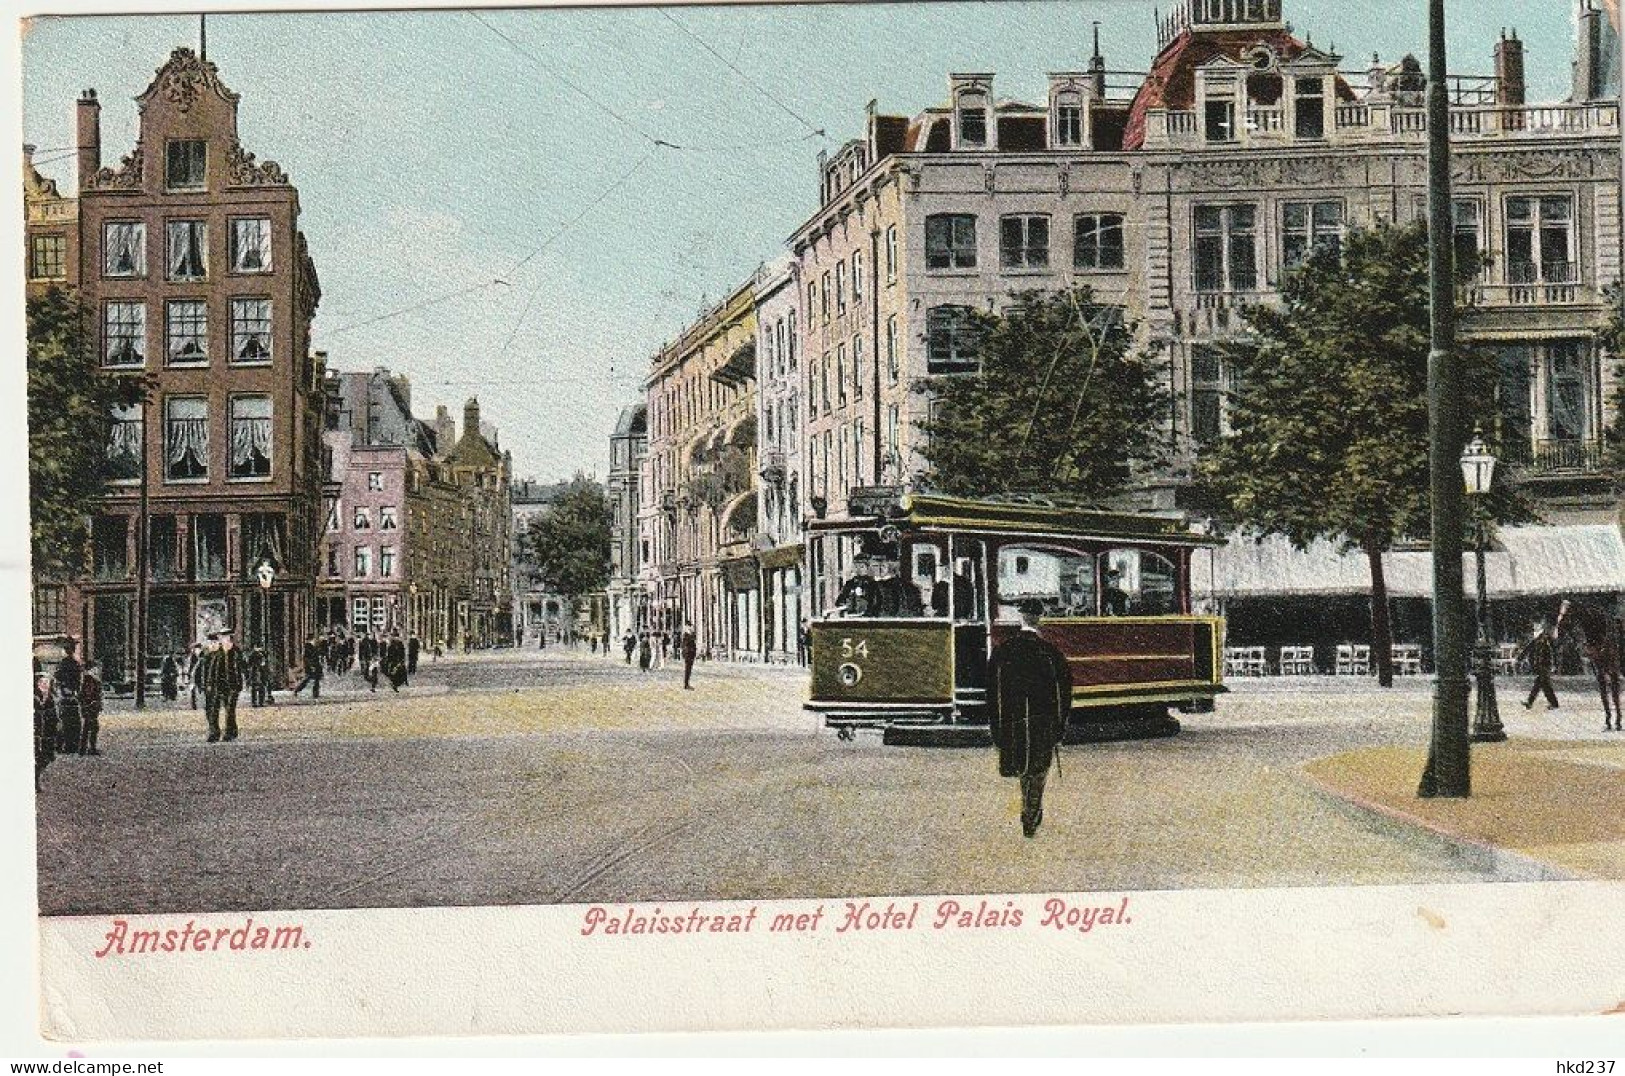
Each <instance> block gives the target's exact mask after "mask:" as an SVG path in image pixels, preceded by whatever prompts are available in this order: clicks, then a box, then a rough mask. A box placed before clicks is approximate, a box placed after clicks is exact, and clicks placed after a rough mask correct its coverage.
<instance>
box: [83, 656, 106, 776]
mask: <svg viewBox="0 0 1625 1076" xmlns="http://www.w3.org/2000/svg"><path fill="white" fill-rule="evenodd" d="M79 714H80V717H81V719H82V721H83V724H82V725H81V726H80V729H79V753H80V754H81V755H99V754H101V753H102V752H101V748H99V747H97V746H96V738H97V737H98V736H100V735H101V731H102V678H101V676H100V675H99V674H98V672H97V665H96V663H95V662H94V661H87V662H85V672H84V675H83V676H81V677H80V678H79Z"/></svg>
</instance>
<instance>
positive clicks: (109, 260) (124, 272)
mask: <svg viewBox="0 0 1625 1076" xmlns="http://www.w3.org/2000/svg"><path fill="white" fill-rule="evenodd" d="M102 236H103V239H102V246H103V252H102V253H103V262H104V270H103V271H104V272H106V274H107V275H108V276H145V275H146V274H147V226H146V225H145V224H143V223H141V222H140V221H125V222H123V223H118V224H109V225H107V227H106V229H105V230H104V231H103V233H102Z"/></svg>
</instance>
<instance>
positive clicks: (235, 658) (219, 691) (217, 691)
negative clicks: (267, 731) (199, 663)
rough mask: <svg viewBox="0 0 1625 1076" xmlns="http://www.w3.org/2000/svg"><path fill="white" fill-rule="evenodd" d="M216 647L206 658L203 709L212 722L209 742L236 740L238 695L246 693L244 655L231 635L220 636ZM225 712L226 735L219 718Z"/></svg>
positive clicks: (221, 633)
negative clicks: (244, 689)
mask: <svg viewBox="0 0 1625 1076" xmlns="http://www.w3.org/2000/svg"><path fill="white" fill-rule="evenodd" d="M218 640H219V641H218V644H217V646H216V648H215V649H214V650H212V651H210V652H209V653H208V654H207V655H206V656H205V657H204V659H203V709H204V712H205V714H206V715H207V717H208V719H209V742H210V743H218V742H219V741H221V740H222V739H224V740H226V741H231V740H235V739H236V738H237V696H238V695H240V694H242V691H243V652H242V651H241V650H238V649H237V647H236V646H234V645H233V644H232V638H231V632H229V631H222V632H220V633H219V635H218ZM222 710H224V711H225V717H226V729H225V735H224V736H222V735H221V734H220V715H221V711H222Z"/></svg>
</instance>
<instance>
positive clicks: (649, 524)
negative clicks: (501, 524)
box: [638, 281, 761, 657]
mask: <svg viewBox="0 0 1625 1076" xmlns="http://www.w3.org/2000/svg"><path fill="white" fill-rule="evenodd" d="M756 333H757V327H756V304H755V289H754V281H747V282H746V283H744V284H742V285H740V286H739V287H737V288H735V289H733V291H732V292H731V293H730V294H729V296H728V297H727V298H726V299H724V300H723V301H722V302H721V303H719V304H717V305H716V306H714V307H712V308H711V309H709V310H707V311H706V312H705V313H704V314H703V315H701V317H700V318H699V319H698V320H697V321H696V322H695V323H694V324H692V325H690V326H689V327H688V328H687V329H685V330H684V331H683V333H682V335H681V336H680V337H678V339H677V341H676V342H675V343H673V344H670V345H667V346H666V347H663V348H662V349H661V350H660V351H659V352H658V353H657V354H656V355H655V357H654V361H653V363H652V364H651V365H652V368H651V370H650V373H649V376H648V377H647V378H646V379H645V380H644V384H643V388H644V393H645V399H646V405H647V408H648V412H647V423H648V455H647V456H646V457H645V458H644V461H643V467H642V472H641V489H640V491H639V495H638V500H639V505H638V514H639V518H638V530H639V542H640V549H641V547H642V544H643V543H647V548H648V550H649V554H648V556H647V558H643V560H642V563H641V564H640V565H639V574H640V577H641V581H642V584H643V587H642V589H643V599H644V607H643V610H642V612H641V613H640V614H639V625H640V630H649V631H662V632H667V633H675V632H678V631H681V630H682V627H683V624H684V622H685V621H688V622H691V623H692V624H693V625H694V629H695V632H696V634H697V642H698V646H699V649H700V652H701V653H703V654H707V655H710V656H712V657H724V656H737V657H751V656H754V655H755V654H757V653H759V650H760V641H761V578H760V573H759V570H758V564H757V561H756V558H755V557H754V556H753V555H752V550H751V546H750V541H751V538H752V537H753V536H754V535H755V533H756V530H757V526H756V515H757V495H756V490H755V473H756V466H757V461H756V424H757V418H756V392H755V385H756Z"/></svg>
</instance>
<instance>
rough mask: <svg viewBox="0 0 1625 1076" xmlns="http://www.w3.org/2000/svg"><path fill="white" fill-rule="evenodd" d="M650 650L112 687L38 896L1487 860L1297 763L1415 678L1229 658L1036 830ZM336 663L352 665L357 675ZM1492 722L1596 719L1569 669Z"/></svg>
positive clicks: (1569, 733) (80, 906)
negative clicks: (233, 708)
mask: <svg viewBox="0 0 1625 1076" xmlns="http://www.w3.org/2000/svg"><path fill="white" fill-rule="evenodd" d="M680 675H681V674H680V670H679V669H678V668H676V667H675V666H674V667H668V668H667V669H664V670H656V671H653V672H650V673H648V674H641V673H639V672H638V671H637V669H636V668H635V667H634V668H628V667H627V666H626V665H625V664H624V663H622V662H621V660H620V658H619V656H616V657H613V658H607V657H602V656H599V657H593V656H590V655H588V654H586V653H585V652H570V653H559V652H549V653H547V654H542V655H538V654H536V653H534V652H528V651H527V652H524V653H518V652H513V651H502V652H494V653H490V654H480V655H475V656H473V657H457V658H448V659H446V660H444V661H442V662H441V663H439V664H425V665H424V666H422V668H421V669H420V675H419V677H418V678H417V679H415V680H414V682H413V684H412V686H411V687H409V688H408V689H406V690H405V691H403V692H402V693H401V694H400V695H398V696H397V695H394V694H392V693H390V692H389V691H388V690H387V687H386V688H384V689H383V690H381V691H380V692H379V693H378V694H376V695H374V694H372V693H370V692H368V691H367V690H366V688H365V684H364V682H362V681H359V680H358V679H357V678H355V677H344V678H338V679H337V680H329V682H328V690H327V691H325V692H324V696H323V698H322V700H321V701H320V702H319V703H313V702H311V701H309V700H308V699H304V698H301V699H299V700H296V701H292V702H291V704H290V701H289V700H288V699H287V696H286V695H283V696H282V697H281V698H282V700H283V701H281V702H279V703H278V704H277V706H276V707H274V708H271V709H261V710H255V709H250V708H248V707H247V706H246V705H245V706H244V707H243V708H242V709H241V710H240V711H239V714H240V720H241V724H242V728H243V738H242V739H241V740H239V741H237V742H235V743H231V744H219V745H210V744H206V743H205V742H204V739H203V733H204V726H203V720H202V714H201V713H200V712H194V711H191V710H189V709H186V708H185V700H184V698H183V699H182V701H181V704H180V707H179V708H159V709H152V710H148V711H146V712H144V713H139V714H138V713H135V712H134V711H132V710H131V709H130V708H129V703H128V702H127V701H125V702H122V703H116V704H115V706H114V709H113V710H112V712H110V713H109V715H108V716H107V718H106V720H105V722H104V731H103V734H102V744H103V749H104V752H105V753H104V755H103V756H102V757H100V758H66V759H60V760H58V761H57V762H56V763H55V764H53V765H52V766H51V767H50V769H49V770H48V771H47V774H46V787H45V792H44V793H43V794H42V796H41V797H40V811H39V856H40V858H39V868H40V891H41V896H40V899H41V907H42V911H43V912H44V913H45V914H47V915H72V914H102V913H109V912H132V913H133V912H164V911H178V910H183V909H184V910H228V909H244V910H252V909H264V908H305V907H310V908H316V907H322V908H352V907H383V906H421V905H445V904H529V903H555V902H586V901H605V902H607V901H622V900H639V901H660V900H694V899H730V898H774V897H791V896H836V895H843V894H860V893H861V894H890V893H931V892H965V893H976V892H1042V891H1051V890H1054V891H1072V890H1121V889H1164V888H1186V887H1202V888H1210V887H1254V886H1314V885H1344V884H1394V883H1427V882H1455V881H1475V880H1494V879H1496V878H1497V877H1501V875H1499V874H1497V872H1496V870H1495V868H1494V867H1493V865H1491V864H1489V863H1487V862H1486V861H1484V860H1481V859H1479V858H1476V857H1473V856H1471V855H1467V854H1464V852H1463V851H1462V850H1461V848H1459V847H1457V846H1455V845H1453V844H1451V843H1450V842H1448V841H1443V840H1440V839H1437V838H1435V837H1431V836H1428V835H1427V834H1425V833H1424V832H1422V831H1414V832H1413V831H1408V830H1406V829H1405V828H1403V827H1397V826H1395V825H1392V824H1387V823H1382V822H1380V821H1374V820H1373V819H1372V817H1371V816H1370V815H1368V814H1365V813H1362V812H1360V811H1357V810H1353V809H1350V808H1349V807H1347V806H1346V805H1344V804H1343V803H1341V802H1340V801H1338V800H1337V799H1335V798H1334V797H1331V796H1328V795H1326V794H1324V793H1323V792H1320V791H1317V789H1316V788H1315V787H1314V786H1313V785H1311V784H1310V783H1309V782H1307V781H1306V780H1304V778H1303V775H1302V774H1301V772H1300V768H1301V767H1302V766H1303V765H1304V764H1306V763H1308V762H1310V761H1312V760H1315V759H1320V758H1324V757H1327V756H1332V755H1336V754H1339V753H1340V752H1348V751H1354V750H1358V749H1364V748H1381V747H1401V748H1418V747H1421V746H1423V745H1424V744H1425V741H1426V735H1427V721H1428V706H1429V684H1428V682H1427V681H1426V680H1422V679H1415V680H1408V681H1401V683H1400V684H1399V686H1397V687H1396V688H1395V689H1394V690H1393V691H1391V692H1386V693H1385V692H1380V691H1378V690H1377V689H1376V688H1375V687H1374V686H1369V685H1368V683H1366V682H1363V681H1362V682H1354V683H1352V684H1351V683H1350V682H1348V681H1336V680H1326V679H1322V680H1302V681H1285V680H1260V681H1244V682H1240V683H1236V684H1233V685H1232V686H1233V688H1234V693H1233V694H1231V695H1229V696H1227V697H1225V698H1224V699H1222V700H1221V702H1220V708H1219V712H1218V713H1217V714H1214V715H1206V716H1195V717H1190V718H1187V719H1186V720H1185V732H1184V733H1183V734H1181V735H1180V736H1179V737H1177V738H1174V739H1171V740H1160V741H1151V742H1143V743H1125V744H1114V745H1104V746H1088V747H1084V746H1078V747H1072V748H1069V749H1067V751H1066V753H1065V754H1064V756H1063V769H1062V772H1061V774H1060V775H1059V776H1058V777H1053V776H1052V779H1051V784H1050V792H1049V794H1048V795H1047V797H1046V808H1045V823H1044V827H1043V829H1042V831H1041V832H1040V834H1039V837H1038V838H1037V839H1036V840H1032V841H1025V840H1023V839H1022V838H1021V835H1020V828H1019V826H1018V824H1017V812H1018V803H1017V793H1016V789H1015V782H1013V781H1001V780H1000V779H999V778H998V777H997V776H996V773H995V766H994V762H993V757H992V755H991V753H990V752H988V751H980V750H927V749H911V748H895V747H893V748H888V747H883V746H881V744H880V743H879V740H878V738H877V737H869V736H861V737H860V738H859V740H858V741H857V742H856V743H854V744H846V743H841V742H838V741H837V740H836V739H835V737H834V736H833V735H832V734H830V733H828V732H826V731H824V730H821V729H820V728H819V727H818V725H817V722H816V721H815V719H813V718H812V717H811V716H809V715H807V714H804V713H803V712H802V710H801V709H800V702H801V699H802V697H803V693H804V684H805V681H804V673H803V672H802V670H798V669H781V668H761V667H753V666H731V665H718V664H701V665H700V666H699V667H698V669H697V670H696V676H695V690H694V691H690V692H685V691H683V690H682V687H681V681H680ZM357 684H360V685H361V688H360V690H359V691H358V690H357V689H356V685H357ZM1581 686H1582V685H1580V684H1579V683H1578V682H1574V683H1572V684H1560V690H1563V689H1565V688H1567V689H1569V690H1567V691H1565V692H1564V696H1563V697H1564V705H1565V708H1564V709H1563V710H1560V711H1557V712H1556V713H1555V714H1544V713H1537V714H1534V715H1529V714H1526V713H1525V712H1524V711H1523V710H1522V708H1521V707H1520V706H1518V704H1517V701H1515V699H1514V698H1513V696H1514V694H1515V693H1516V689H1515V688H1511V687H1508V688H1506V689H1505V690H1504V694H1503V698H1504V699H1505V700H1506V702H1505V705H1504V709H1505V710H1506V711H1507V714H1508V718H1507V720H1508V726H1509V731H1510V732H1511V733H1512V734H1513V736H1514V738H1520V737H1526V736H1537V737H1538V738H1539V739H1541V740H1543V741H1563V740H1575V741H1585V740H1588V739H1596V738H1598V737H1600V732H1599V731H1598V730H1599V729H1600V727H1601V722H1600V719H1598V717H1597V715H1596V714H1593V713H1592V711H1593V710H1596V708H1597V703H1596V700H1595V699H1594V698H1588V697H1585V696H1582V695H1580V694H1577V692H1576V691H1575V690H1574V689H1576V688H1579V687H1581Z"/></svg>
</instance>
